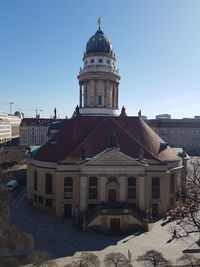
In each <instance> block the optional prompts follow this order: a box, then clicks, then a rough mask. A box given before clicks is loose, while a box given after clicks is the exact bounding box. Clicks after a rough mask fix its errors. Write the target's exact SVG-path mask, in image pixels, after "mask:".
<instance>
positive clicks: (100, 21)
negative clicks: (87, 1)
mask: <svg viewBox="0 0 200 267" xmlns="http://www.w3.org/2000/svg"><path fill="white" fill-rule="evenodd" d="M97 23H98V24H99V27H101V24H102V18H101V17H99V18H98V20H97Z"/></svg>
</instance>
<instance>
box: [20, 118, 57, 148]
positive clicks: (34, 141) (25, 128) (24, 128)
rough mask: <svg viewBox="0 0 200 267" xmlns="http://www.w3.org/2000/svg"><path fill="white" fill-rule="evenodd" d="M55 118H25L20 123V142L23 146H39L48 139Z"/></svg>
mask: <svg viewBox="0 0 200 267" xmlns="http://www.w3.org/2000/svg"><path fill="white" fill-rule="evenodd" d="M52 121H53V119H42V118H24V119H23V120H22V122H21V125H20V138H19V143H20V146H21V147H29V146H39V145H43V144H45V143H46V142H47V141H48V139H49V136H48V131H49V127H50V126H51V123H52Z"/></svg>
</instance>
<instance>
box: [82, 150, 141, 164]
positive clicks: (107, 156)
mask: <svg viewBox="0 0 200 267" xmlns="http://www.w3.org/2000/svg"><path fill="white" fill-rule="evenodd" d="M84 165H87V166H89V165H92V166H94V165H97V166H133V165H134V166H142V165H144V164H142V163H141V162H139V161H138V160H136V159H133V158H131V157H129V156H127V155H125V154H123V153H122V152H120V151H118V150H117V149H111V150H105V151H103V152H101V153H99V154H97V155H96V156H94V157H92V158H91V159H90V160H89V161H88V162H87V163H85V164H84Z"/></svg>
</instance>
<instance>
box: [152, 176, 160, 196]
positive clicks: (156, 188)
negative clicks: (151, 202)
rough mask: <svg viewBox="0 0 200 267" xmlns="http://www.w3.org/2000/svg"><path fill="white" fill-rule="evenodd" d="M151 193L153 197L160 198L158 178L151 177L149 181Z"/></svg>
mask: <svg viewBox="0 0 200 267" xmlns="http://www.w3.org/2000/svg"><path fill="white" fill-rule="evenodd" d="M151 194H152V198H153V199H158V198H160V178H159V177H153V178H152V183H151Z"/></svg>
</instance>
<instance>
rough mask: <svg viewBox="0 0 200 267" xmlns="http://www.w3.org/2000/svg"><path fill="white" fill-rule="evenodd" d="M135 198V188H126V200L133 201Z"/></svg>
mask: <svg viewBox="0 0 200 267" xmlns="http://www.w3.org/2000/svg"><path fill="white" fill-rule="evenodd" d="M135 198H136V187H129V188H128V199H135Z"/></svg>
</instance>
